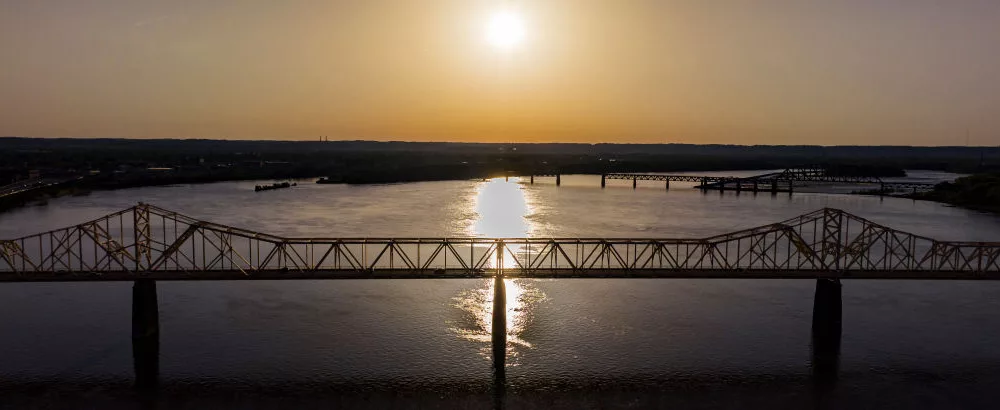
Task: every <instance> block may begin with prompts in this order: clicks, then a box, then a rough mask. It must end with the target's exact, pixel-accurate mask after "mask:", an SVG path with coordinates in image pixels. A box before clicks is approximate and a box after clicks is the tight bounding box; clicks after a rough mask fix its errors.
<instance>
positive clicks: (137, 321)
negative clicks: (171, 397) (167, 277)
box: [132, 279, 160, 390]
mask: <svg viewBox="0 0 1000 410" xmlns="http://www.w3.org/2000/svg"><path fill="white" fill-rule="evenodd" d="M132 360H133V364H134V366H135V387H136V388H137V389H141V390H149V389H153V388H155V387H156V385H157V383H158V381H159V372H160V313H159V307H158V304H157V301H156V281H154V280H152V279H139V280H136V281H135V282H134V283H133V284H132Z"/></svg>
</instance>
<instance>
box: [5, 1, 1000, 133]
mask: <svg viewBox="0 0 1000 410" xmlns="http://www.w3.org/2000/svg"><path fill="white" fill-rule="evenodd" d="M497 27H500V29H497ZM498 30H499V31H498ZM966 130H969V134H970V135H971V137H970V141H969V142H970V143H971V144H972V145H998V144H1000V1H997V0H948V1H944V0H878V1H872V0H837V1H830V0H814V1H812V0H730V1H725V0H714V1H709V0H357V1H354V0H339V1H338V0H281V1H275V0H172V1H168V0H158V1H154V0H44V1H42V0H0V135H19V136H40V137H50V136H52V137H54V136H100V137H144V138H150V137H179V138H195V137H198V138H234V139H307V140H315V139H316V138H318V136H320V135H326V136H329V137H330V139H331V140H333V139H396V140H417V141H488V142H494V141H503V142H547V141H558V142H664V143H666V142H687V143H737V144H823V145H840V144H894V145H904V144H905V145H964V144H965V138H966V137H965V135H966Z"/></svg>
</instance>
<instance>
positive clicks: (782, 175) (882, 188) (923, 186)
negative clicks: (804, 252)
mask: <svg viewBox="0 0 1000 410" xmlns="http://www.w3.org/2000/svg"><path fill="white" fill-rule="evenodd" d="M535 177H555V178H556V185H560V184H561V182H562V181H561V179H562V178H561V175H560V174H532V175H530V183H532V184H534V183H535ZM609 179H613V180H625V181H632V187H633V188H635V187H636V186H637V182H638V181H661V182H665V183H666V187H667V188H668V189H669V188H670V182H693V183H697V184H699V185H697V188H701V189H704V190H709V189H718V190H730V191H743V190H746V191H753V192H758V191H765V192H766V191H770V192H779V191H781V192H791V191H792V190H793V189H794V183H795V182H820V183H837V184H850V185H855V184H868V185H878V187H879V188H878V191H877V192H883V193H884V192H892V191H899V190H914V191H918V190H930V189H933V188H934V185H935V184H932V183H926V182H906V181H884V180H882V178H880V177H876V176H850V175H836V174H832V175H831V174H829V173H828V172H827V171H826V170H825V169H823V168H789V169H786V170H784V171H781V172H772V173H767V174H761V175H753V176H747V177H735V176H719V175H687V174H685V175H678V174H674V175H671V174H640V173H620V172H619V173H608V174H602V175H601V187H604V186H606V185H607V180H609Z"/></svg>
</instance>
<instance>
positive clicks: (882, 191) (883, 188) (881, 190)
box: [878, 182, 885, 196]
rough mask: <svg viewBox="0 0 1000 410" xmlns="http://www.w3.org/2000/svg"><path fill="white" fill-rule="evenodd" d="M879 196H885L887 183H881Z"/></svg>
mask: <svg viewBox="0 0 1000 410" xmlns="http://www.w3.org/2000/svg"><path fill="white" fill-rule="evenodd" d="M878 195H879V196H885V183H884V182H882V183H879V186H878Z"/></svg>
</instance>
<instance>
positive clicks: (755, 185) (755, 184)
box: [753, 179, 758, 194]
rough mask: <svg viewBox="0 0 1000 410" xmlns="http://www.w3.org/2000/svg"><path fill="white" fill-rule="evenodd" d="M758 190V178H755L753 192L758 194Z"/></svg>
mask: <svg viewBox="0 0 1000 410" xmlns="http://www.w3.org/2000/svg"><path fill="white" fill-rule="evenodd" d="M757 190H758V187H757V180H756V179H755V180H753V193H755V194H756V193H757Z"/></svg>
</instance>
